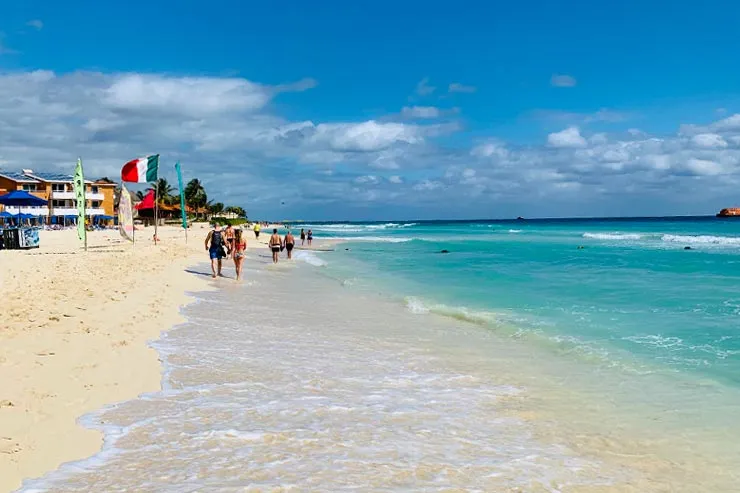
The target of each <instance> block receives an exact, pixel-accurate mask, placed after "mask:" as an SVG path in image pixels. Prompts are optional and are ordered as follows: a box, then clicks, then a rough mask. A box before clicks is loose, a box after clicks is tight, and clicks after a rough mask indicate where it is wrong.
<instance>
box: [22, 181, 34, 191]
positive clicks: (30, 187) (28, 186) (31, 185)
mask: <svg viewBox="0 0 740 493" xmlns="http://www.w3.org/2000/svg"><path fill="white" fill-rule="evenodd" d="M23 190H25V191H26V192H35V191H36V184H35V183H24V184H23Z"/></svg>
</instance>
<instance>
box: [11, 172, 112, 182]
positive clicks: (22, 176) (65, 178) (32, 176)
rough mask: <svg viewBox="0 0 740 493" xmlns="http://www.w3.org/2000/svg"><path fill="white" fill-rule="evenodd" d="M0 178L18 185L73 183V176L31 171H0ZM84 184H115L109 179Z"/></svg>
mask: <svg viewBox="0 0 740 493" xmlns="http://www.w3.org/2000/svg"><path fill="white" fill-rule="evenodd" d="M0 176H2V177H5V178H8V179H10V180H13V181H17V182H19V183H40V182H52V183H71V182H73V181H74V176H72V175H68V174H66V173H54V172H49V173H47V172H35V171H31V170H23V171H22V172H16V171H4V170H1V169H0ZM85 183H88V184H91V183H92V184H95V185H103V186H105V185H115V184H116V183H115V182H113V181H111V180H110V179H106V178H101V179H100V180H96V181H94V182H93V181H91V180H85Z"/></svg>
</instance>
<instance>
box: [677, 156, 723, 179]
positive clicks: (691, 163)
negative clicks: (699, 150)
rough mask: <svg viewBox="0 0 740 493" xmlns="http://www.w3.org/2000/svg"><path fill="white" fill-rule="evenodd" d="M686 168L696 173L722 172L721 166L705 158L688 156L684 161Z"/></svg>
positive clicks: (711, 173) (710, 174) (713, 173)
mask: <svg viewBox="0 0 740 493" xmlns="http://www.w3.org/2000/svg"><path fill="white" fill-rule="evenodd" d="M686 168H687V169H688V170H689V171H691V172H693V173H695V174H697V175H708V176H714V175H719V174H722V171H723V170H722V166H721V165H720V164H718V163H715V162H714V161H709V160H707V159H697V158H690V159H689V160H688V161H687V162H686Z"/></svg>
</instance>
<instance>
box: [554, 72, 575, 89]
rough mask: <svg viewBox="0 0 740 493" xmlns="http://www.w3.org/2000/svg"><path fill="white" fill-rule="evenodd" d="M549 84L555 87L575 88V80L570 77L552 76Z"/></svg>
mask: <svg viewBox="0 0 740 493" xmlns="http://www.w3.org/2000/svg"><path fill="white" fill-rule="evenodd" d="M550 84H552V85H553V86H555V87H575V85H576V78H575V77H573V76H572V75H565V74H553V76H552V77H550Z"/></svg>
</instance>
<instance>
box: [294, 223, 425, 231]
mask: <svg viewBox="0 0 740 493" xmlns="http://www.w3.org/2000/svg"><path fill="white" fill-rule="evenodd" d="M417 224H418V223H385V224H349V223H340V224H297V225H295V226H294V228H303V229H314V230H318V231H336V232H341V233H360V232H363V231H378V230H384V229H404V228H411V227H413V226H416V225H417Z"/></svg>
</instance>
